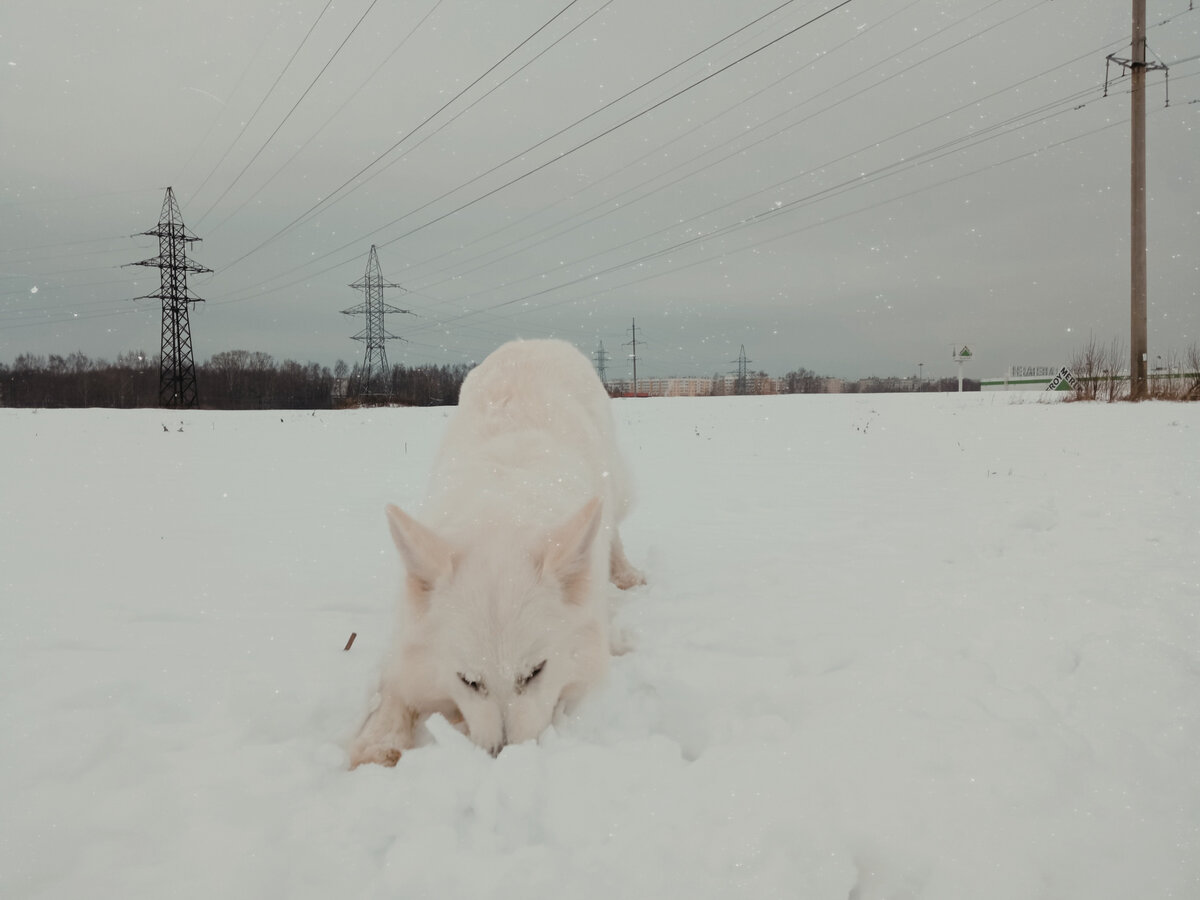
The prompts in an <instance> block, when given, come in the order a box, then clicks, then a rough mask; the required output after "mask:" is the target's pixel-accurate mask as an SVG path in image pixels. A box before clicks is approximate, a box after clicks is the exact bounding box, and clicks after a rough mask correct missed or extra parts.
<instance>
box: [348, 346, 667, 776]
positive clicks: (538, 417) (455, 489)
mask: <svg viewBox="0 0 1200 900" xmlns="http://www.w3.org/2000/svg"><path fill="white" fill-rule="evenodd" d="M628 505H629V493H628V487H627V479H626V474H625V470H624V465H623V463H622V460H621V458H620V455H619V453H618V451H617V446H616V442H615V439H614V434H613V421H612V411H611V409H610V406H609V398H608V394H607V393H606V392H605V390H604V386H603V385H602V384H601V383H600V380H599V379H598V378H597V377H596V374H595V372H594V371H593V370H592V366H591V364H590V363H589V362H588V360H587V358H586V357H585V356H583V354H581V353H580V352H579V351H578V350H576V349H575V348H574V347H572V346H571V345H570V344H567V343H564V342H562V341H514V342H512V343H509V344H505V345H504V346H502V347H500V348H499V349H498V350H496V352H494V353H493V354H491V355H490V356H489V357H488V358H487V359H486V360H484V361H483V363H482V364H480V365H479V366H478V367H477V368H476V369H474V370H473V371H472V372H471V373H470V374H469V375H468V376H467V379H466V381H464V382H463V386H462V392H461V395H460V397H459V405H458V409H457V411H456V412H455V414H454V415H453V417H452V418H451V421H450V424H449V426H448V428H447V432H446V436H445V438H444V440H443V442H442V446H441V448H440V450H439V452H438V456H437V460H436V463H435V466H434V472H433V479H432V486H431V489H430V492H429V497H428V502H427V504H426V506H425V509H424V513H423V515H422V518H423V520H424V524H422V523H419V522H417V521H416V520H415V519H413V518H411V517H409V516H408V515H407V514H406V513H404V512H403V511H402V510H400V509H399V508H398V507H395V506H389V507H388V508H387V518H388V525H389V526H390V527H391V532H392V537H393V539H394V540H395V542H396V546H397V547H398V548H399V549H400V555H401V557H402V558H403V560H404V564H405V568H406V570H407V576H408V577H407V585H406V594H407V596H406V597H405V599H404V602H402V603H401V607H400V614H399V616H398V622H397V634H396V638H395V642H394V645H393V647H392V651H391V654H390V656H389V658H388V660H387V663H386V665H385V668H384V671H383V676H382V680H381V683H380V687H379V693H380V704H379V706H378V707H377V708H376V710H375V711H374V712H373V713H372V714H371V715H370V716H369V717H368V718H367V720H366V722H365V723H364V724H363V727H362V729H361V730H360V732H359V734H358V736H357V737H356V738H355V739H354V741H353V742H352V744H351V746H350V764H351V767H354V766H358V765H360V764H362V763H368V762H373V763H380V764H382V765H395V763H396V761H397V760H398V759H399V758H400V754H401V752H402V751H404V750H406V749H408V748H410V747H412V746H413V742H414V738H415V730H416V728H417V726H418V725H419V724H420V723H421V722H422V721H423V720H424V719H425V718H427V717H428V716H429V715H431V714H433V713H441V714H442V715H444V716H446V718H447V719H449V720H450V721H452V722H455V723H456V724H458V725H459V727H460V728H462V729H463V730H464V731H465V732H466V733H467V734H468V735H469V736H470V737H471V739H472V740H473V741H474V742H475V743H477V744H479V745H480V746H481V747H484V748H486V749H487V750H489V751H491V752H492V753H493V754H494V753H498V752H499V751H500V749H501V748H502V747H504V746H505V745H506V744H511V743H520V742H522V741H527V740H531V739H533V738H536V737H537V736H538V735H539V734H541V733H542V731H544V730H545V728H546V726H547V725H549V724H550V721H551V719H552V718H553V716H554V713H555V711H556V710H557V709H559V708H560V707H561V706H562V705H563V704H565V703H568V702H570V701H572V700H573V699H575V698H577V697H579V696H580V695H581V694H583V693H584V692H585V691H586V690H587V689H588V688H589V687H591V686H592V685H594V684H596V682H597V681H598V680H600V678H601V677H602V676H603V675H604V673H605V671H606V669H607V667H608V657H609V631H608V629H609V618H608V608H607V601H606V597H605V592H606V585H607V583H608V581H609V580H610V579H611V580H612V581H613V583H615V584H616V585H617V586H619V587H621V588H629V587H633V586H634V585H636V584H642V583H644V579H643V578H642V575H641V573H640V572H638V570H637V569H635V568H633V566H631V565H630V563H629V561H628V560H627V559H626V558H625V553H624V551H623V550H622V547H621V539H620V537H619V536H618V534H617V524H618V523H619V522H620V520H621V519H622V518H623V516H624V514H625V512H626V510H627V508H628Z"/></svg>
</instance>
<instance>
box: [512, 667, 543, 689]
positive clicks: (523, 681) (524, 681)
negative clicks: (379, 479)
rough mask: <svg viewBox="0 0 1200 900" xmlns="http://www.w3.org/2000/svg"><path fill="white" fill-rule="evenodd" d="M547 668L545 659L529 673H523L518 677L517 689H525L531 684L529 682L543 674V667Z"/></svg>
mask: <svg viewBox="0 0 1200 900" xmlns="http://www.w3.org/2000/svg"><path fill="white" fill-rule="evenodd" d="M544 668H546V661H545V660H544V659H543V660H542V661H541V662H540V663H538V664H537V665H536V666H534V667H533V668H532V669H530V670H529V674H528V675H522V676H521V677H520V678H518V679H517V690H518V691H523V690H525V688H526V687H528V686H529V682H531V681H533V679H535V678H537V677H538V676H539V675H541V674H542V669H544Z"/></svg>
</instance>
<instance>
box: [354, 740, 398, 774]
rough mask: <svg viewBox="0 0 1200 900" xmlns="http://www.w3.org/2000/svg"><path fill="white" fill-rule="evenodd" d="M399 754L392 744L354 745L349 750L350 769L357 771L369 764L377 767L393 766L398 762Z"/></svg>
mask: <svg viewBox="0 0 1200 900" xmlns="http://www.w3.org/2000/svg"><path fill="white" fill-rule="evenodd" d="M401 754H402V751H401V749H400V748H399V747H397V746H394V745H392V744H361V745H354V746H352V747H351V748H350V768H351V769H357V768H358V767H359V766H361V765H364V764H370V763H373V764H375V765H377V766H394V765H395V764H396V763H398V762H399V761H400V756H401Z"/></svg>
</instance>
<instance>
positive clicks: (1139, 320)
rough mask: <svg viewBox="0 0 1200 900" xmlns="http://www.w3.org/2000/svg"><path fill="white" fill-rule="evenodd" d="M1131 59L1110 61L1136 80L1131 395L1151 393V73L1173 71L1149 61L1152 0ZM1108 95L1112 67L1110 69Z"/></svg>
mask: <svg viewBox="0 0 1200 900" xmlns="http://www.w3.org/2000/svg"><path fill="white" fill-rule="evenodd" d="M1130 49H1131V53H1130V57H1129V59H1124V58H1122V57H1119V56H1117V55H1116V54H1112V53H1110V54H1109V56H1108V62H1109V63H1115V64H1116V65H1118V66H1120V67H1121V68H1122V69H1128V70H1129V74H1130V80H1131V87H1130V91H1129V93H1130V96H1131V98H1132V102H1131V104H1130V127H1129V398H1130V399H1131V400H1141V399H1143V398H1144V397H1145V396H1146V392H1147V372H1146V368H1147V360H1148V359H1149V352H1150V351H1149V347H1148V346H1147V338H1146V244H1147V237H1146V73H1147V72H1149V71H1151V70H1153V69H1161V70H1163V72H1166V71H1167V66H1166V65H1165V64H1164V63H1161V62H1154V63H1148V62H1146V0H1133V45H1132V47H1131V48H1130ZM1104 94H1105V96H1108V65H1107V64H1106V65H1105V72H1104Z"/></svg>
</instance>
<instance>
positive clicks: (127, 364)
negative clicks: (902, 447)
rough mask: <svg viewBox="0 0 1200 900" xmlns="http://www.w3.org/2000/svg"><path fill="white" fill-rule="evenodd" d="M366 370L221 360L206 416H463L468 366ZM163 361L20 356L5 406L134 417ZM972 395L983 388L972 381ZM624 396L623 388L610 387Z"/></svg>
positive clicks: (812, 385)
mask: <svg viewBox="0 0 1200 900" xmlns="http://www.w3.org/2000/svg"><path fill="white" fill-rule="evenodd" d="M358 368H359V367H358V366H357V365H356V366H354V367H351V366H349V365H347V364H346V363H345V362H343V361H341V360H339V361H338V362H337V364H336V365H335V366H334V367H333V368H332V369H330V368H329V367H328V366H320V365H318V364H316V363H298V362H295V361H294V360H290V359H285V360H284V361H283V362H276V361H275V360H274V359H273V358H272V357H271V355H270V354H268V353H263V352H261V351H251V350H227V351H225V352H223V353H217V354H214V355H213V356H212V357H211V358H210V359H209V360H208V361H207V362H205V363H202V364H200V365H198V366H197V367H196V383H197V387H198V393H199V397H200V406H201V407H204V408H207V409H330V408H332V407H339V406H358V405H362V404H367V403H400V404H404V405H406V406H454V405H456V404H457V403H458V392H459V389H460V388H461V387H462V383H463V379H464V378H466V377H467V373H468V372H470V371H471V367H470V366H469V365H447V366H433V365H428V366H413V367H409V366H403V365H394V366H392V368H391V372H390V375H389V378H388V379H387V380H386V382H385V383H382V384H381V383H380V382H379V381H378V380H377V381H376V382H375V383H374V384H373V388H374V390H373V391H372V393H371V394H370V395H364V393H363V392H362V390H361V388H362V384H361V380H360V378H359V377H358V376H359V370H358ZM158 380H159V361H158V357H157V356H150V355H148V354H146V353H142V352H136V351H135V352H130V353H122V354H121V355H120V356H118V357H117V360H116V362H109V361H107V360H103V359H100V360H93V359H89V358H88V357H87V356H84V355H83V354H82V353H72V354H71V355H70V356H59V355H57V354H51V355H49V356H34V355H32V354H24V355H22V356H18V357H17V359H16V361H15V362H14V363H13V364H12V365H11V366H10V365H6V364H4V363H0V406H22V407H47V408H55V407H66V408H71V407H112V408H119V409H120V408H123V409H130V408H134V407H155V406H158V405H159V390H158V387H159V386H158ZM963 386H964V387H965V389H966V390H968V391H971V390H975V391H977V390H979V382H977V381H971V380H966V381H965V382H964V385H963ZM610 388H611V389H612V390H613V392H614V393H616V394H621V393H622V392H623V391H622V389H621V385H620V384H619V383H614V384H612V385H610ZM957 389H958V384H957V381H956V379H953V378H942V379H929V380H926V381H922V382H919V383H918V382H917V381H916V379H912V378H864V379H861V380H859V381H855V382H843V381H841V380H839V379H830V378H826V377H824V376H818V375H816V374H815V373H814V372H811V371H809V370H808V369H797V370H795V371H792V372H788V373H787V374H786V375H784V376H783V377H782V378H778V379H773V378H770V377H769V376H767V374H766V373H765V372H758V373H754V374H753V376H752V377H750V378H748V379H747V382H746V384H745V385H742V386H741V389H739V384H738V382H737V380H736V379H733V378H732V377H729V378H727V377H725V376H722V375H720V374H717V375H714V376H713V378H712V384H711V386H710V388H708V389H706V390H705V391H704V393H705V394H708V393H711V394H713V395H724V394H727V393H747V394H759V393H781V394H809V393H826V392H837V393H877V392H896V391H954V390H957Z"/></svg>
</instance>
